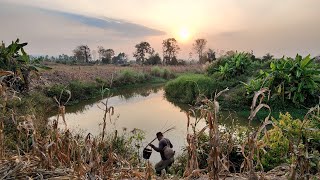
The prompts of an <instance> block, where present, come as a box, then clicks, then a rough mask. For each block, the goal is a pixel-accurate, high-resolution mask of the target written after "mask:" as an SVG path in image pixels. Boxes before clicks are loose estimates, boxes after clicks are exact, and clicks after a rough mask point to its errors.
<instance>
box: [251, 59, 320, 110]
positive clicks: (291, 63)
mask: <svg viewBox="0 0 320 180" xmlns="http://www.w3.org/2000/svg"><path fill="white" fill-rule="evenodd" d="M319 75H320V72H319V71H318V70H317V69H315V67H314V59H311V58H310V55H309V56H306V57H305V58H302V57H301V56H300V55H297V56H296V57H295V59H292V58H281V59H279V60H274V61H273V62H271V63H270V68H269V69H268V70H267V71H262V70H261V71H260V75H259V76H257V77H256V79H255V80H252V81H251V82H250V83H249V84H247V85H246V86H247V92H248V94H252V93H253V91H257V90H259V89H260V88H262V87H268V88H269V89H270V90H271V95H272V97H271V101H272V102H282V103H285V102H289V103H294V104H296V105H300V104H303V105H307V106H309V107H310V105H315V104H316V103H318V98H317V97H318V93H319V92H320V86H319V82H320V80H319Z"/></svg>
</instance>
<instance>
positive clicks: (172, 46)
mask: <svg viewBox="0 0 320 180" xmlns="http://www.w3.org/2000/svg"><path fill="white" fill-rule="evenodd" d="M162 50H163V64H171V65H174V63H177V57H176V56H177V54H178V52H179V50H180V47H179V45H178V42H177V40H176V39H175V38H169V39H166V40H163V42H162Z"/></svg>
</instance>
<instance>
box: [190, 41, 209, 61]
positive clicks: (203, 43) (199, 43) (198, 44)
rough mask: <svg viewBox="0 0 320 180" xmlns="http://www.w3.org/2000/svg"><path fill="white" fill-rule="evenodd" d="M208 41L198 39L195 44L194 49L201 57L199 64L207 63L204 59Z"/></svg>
mask: <svg viewBox="0 0 320 180" xmlns="http://www.w3.org/2000/svg"><path fill="white" fill-rule="evenodd" d="M206 44H207V40H205V39H196V40H195V42H194V43H193V49H194V50H195V51H196V53H197V54H198V57H199V63H201V64H204V63H205V61H204V60H203V59H202V58H203V51H204V49H205V48H206Z"/></svg>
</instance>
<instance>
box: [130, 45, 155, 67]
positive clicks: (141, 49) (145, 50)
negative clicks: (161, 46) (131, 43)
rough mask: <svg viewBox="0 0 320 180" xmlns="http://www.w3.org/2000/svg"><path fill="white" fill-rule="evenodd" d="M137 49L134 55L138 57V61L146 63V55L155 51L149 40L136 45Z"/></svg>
mask: <svg viewBox="0 0 320 180" xmlns="http://www.w3.org/2000/svg"><path fill="white" fill-rule="evenodd" d="M135 48H136V51H135V52H134V53H133V57H135V58H136V62H137V63H139V64H144V63H145V60H146V58H145V56H146V54H149V55H150V56H151V55H152V54H153V53H154V50H153V48H152V47H151V46H150V44H149V43H148V42H141V43H139V44H137V45H136V46H135Z"/></svg>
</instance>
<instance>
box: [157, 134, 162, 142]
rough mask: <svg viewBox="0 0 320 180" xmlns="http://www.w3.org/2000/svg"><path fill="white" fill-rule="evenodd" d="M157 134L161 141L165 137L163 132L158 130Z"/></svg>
mask: <svg viewBox="0 0 320 180" xmlns="http://www.w3.org/2000/svg"><path fill="white" fill-rule="evenodd" d="M156 135H157V138H158V140H159V141H160V140H161V139H162V138H163V134H162V132H157V134H156Z"/></svg>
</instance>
